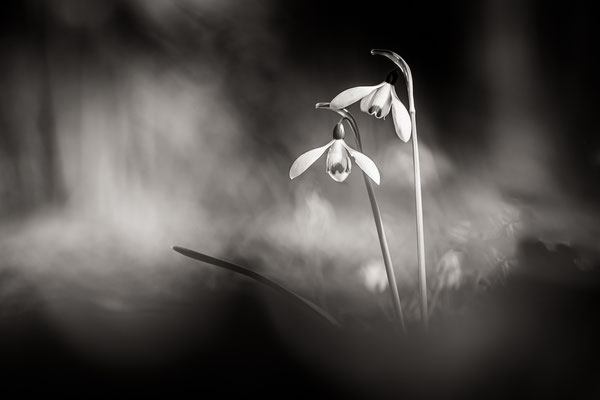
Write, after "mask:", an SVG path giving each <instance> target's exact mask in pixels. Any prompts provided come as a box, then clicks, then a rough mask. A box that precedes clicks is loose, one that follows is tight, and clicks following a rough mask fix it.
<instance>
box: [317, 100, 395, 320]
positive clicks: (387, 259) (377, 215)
mask: <svg viewBox="0 0 600 400" xmlns="http://www.w3.org/2000/svg"><path fill="white" fill-rule="evenodd" d="M316 108H318V109H327V110H331V111H335V112H337V113H338V114H340V115H341V116H342V117H343V118H344V119H345V120H346V121H348V123H349V125H350V128H352V132H354V138H355V140H356V147H358V150H359V151H360V152H361V153H362V152H363V148H362V141H361V139H360V131H359V130H358V125H357V124H356V120H355V119H354V117H353V116H352V114H350V113H349V112H348V110H346V109H341V110H334V109H331V108H329V103H317V105H316ZM363 178H364V180H365V186H366V188H367V194H368V195H369V201H370V202H371V209H372V211H373V219H374V220H375V227H376V228H377V236H378V237H379V244H380V245H381V253H382V255H383V263H384V264H385V271H386V273H387V278H388V283H389V286H390V291H391V294H392V300H393V304H394V310H395V311H396V316H397V318H398V320H399V321H400V325H401V326H402V330H403V331H404V332H406V325H405V324H404V314H403V312H402V303H400V295H399V294H398V285H397V284H396V276H395V275H394V266H393V264H392V257H391V255H390V249H389V246H388V243H387V238H386V235H385V231H384V229H383V220H382V218H381V211H380V210H379V205H378V204H377V198H376V197H375V191H374V190H373V184H372V183H371V179H370V178H369V177H368V176H367V174H365V173H364V172H363Z"/></svg>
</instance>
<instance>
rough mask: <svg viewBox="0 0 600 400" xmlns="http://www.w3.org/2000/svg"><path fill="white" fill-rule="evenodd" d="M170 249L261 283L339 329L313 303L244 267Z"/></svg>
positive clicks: (324, 312)
mask: <svg viewBox="0 0 600 400" xmlns="http://www.w3.org/2000/svg"><path fill="white" fill-rule="evenodd" d="M172 248H173V250H175V251H176V252H178V253H179V254H183V255H184V256H186V257H189V258H192V259H194V260H197V261H202V262H205V263H207V264H211V265H214V266H216V267H220V268H224V269H227V270H229V271H232V272H235V273H237V274H240V275H245V276H247V277H248V278H250V279H253V280H255V281H256V282H258V283H261V284H263V285H265V286H268V287H270V288H271V289H273V290H275V291H277V292H279V293H281V294H283V295H284V296H286V297H288V298H290V299H293V300H294V301H295V302H296V303H298V304H300V305H302V306H303V307H304V308H306V309H309V310H311V311H313V312H315V313H316V314H318V315H319V316H320V317H321V318H323V319H325V320H326V321H327V322H329V323H330V324H332V325H334V326H336V327H341V324H340V323H339V322H338V321H337V320H336V319H335V318H333V317H332V316H331V315H330V314H329V313H328V312H327V311H325V310H323V309H322V308H321V307H319V306H318V305H316V304H315V303H313V302H311V301H310V300H307V299H305V298H304V297H302V296H300V295H299V294H297V293H295V292H293V291H291V290H290V289H287V288H285V287H283V286H281V285H280V284H278V283H277V282H275V281H273V280H271V279H270V278H267V277H266V276H264V275H262V274H259V273H258V272H256V271H253V270H251V269H249V268H246V267H242V266H240V265H237V264H233V263H230V262H229V261H225V260H221V259H219V258H215V257H211V256H208V255H206V254H202V253H199V252H197V251H194V250H190V249H187V248H185V247H180V246H173V247H172Z"/></svg>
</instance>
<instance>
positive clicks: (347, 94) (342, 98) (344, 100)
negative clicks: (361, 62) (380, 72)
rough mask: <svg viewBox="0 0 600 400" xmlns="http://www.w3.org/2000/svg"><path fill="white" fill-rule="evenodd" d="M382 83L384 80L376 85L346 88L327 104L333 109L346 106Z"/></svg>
mask: <svg viewBox="0 0 600 400" xmlns="http://www.w3.org/2000/svg"><path fill="white" fill-rule="evenodd" d="M384 83H385V82H382V83H380V84H379V85H376V86H357V87H353V88H350V89H346V90H344V91H343V92H342V93H340V94H338V95H337V96H335V97H334V98H333V100H331V102H330V104H329V106H330V107H331V108H333V109H335V110H340V109H342V108H346V107H348V106H349V105H350V104H354V103H356V102H357V101H359V100H360V99H362V98H363V97H365V96H367V95H369V94H371V93H372V92H373V91H375V90H377V89H378V88H380V87H381V86H383V84H384Z"/></svg>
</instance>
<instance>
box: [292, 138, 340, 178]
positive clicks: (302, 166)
mask: <svg viewBox="0 0 600 400" xmlns="http://www.w3.org/2000/svg"><path fill="white" fill-rule="evenodd" d="M333 142H334V140H332V141H331V142H329V143H327V144H326V145H325V146H321V147H317V148H316V149H312V150H309V151H307V152H305V153H303V154H301V155H300V156H299V157H298V158H296V160H295V161H294V163H293V164H292V166H291V167H290V179H294V178H296V177H298V176H299V175H301V174H302V173H304V171H306V170H307V169H308V167H310V166H311V165H313V164H314V163H315V161H317V160H318V159H319V158H320V157H321V156H322V155H323V153H325V150H327V149H328V148H329V146H331V144H332V143H333Z"/></svg>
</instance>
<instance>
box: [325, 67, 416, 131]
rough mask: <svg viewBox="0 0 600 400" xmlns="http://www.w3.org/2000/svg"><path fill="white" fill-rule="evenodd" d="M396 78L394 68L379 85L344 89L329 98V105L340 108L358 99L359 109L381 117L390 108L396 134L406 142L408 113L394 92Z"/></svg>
mask: <svg viewBox="0 0 600 400" xmlns="http://www.w3.org/2000/svg"><path fill="white" fill-rule="evenodd" d="M397 80H398V70H394V71H392V72H390V73H389V74H388V75H387V77H386V78H385V81H383V82H381V83H380V84H379V85H375V86H358V87H354V88H350V89H347V90H344V91H343V92H342V93H340V94H338V95H337V96H335V97H334V99H333V100H331V105H330V106H331V108H333V109H337V110H341V109H342V108H346V107H348V106H349V105H351V104H354V103H356V102H357V101H359V100H360V109H361V111H363V112H366V113H367V114H369V115H373V116H375V117H376V118H383V119H385V117H386V116H387V115H388V114H389V113H390V110H391V111H392V117H393V119H394V128H395V129H396V134H397V135H398V137H399V138H400V139H401V140H402V141H404V142H407V141H408V139H410V130H411V124H410V115H409V114H408V111H407V110H406V107H404V104H402V102H401V101H400V99H399V98H398V95H397V94H396V89H395V88H394V84H395V83H396V81H397Z"/></svg>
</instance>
